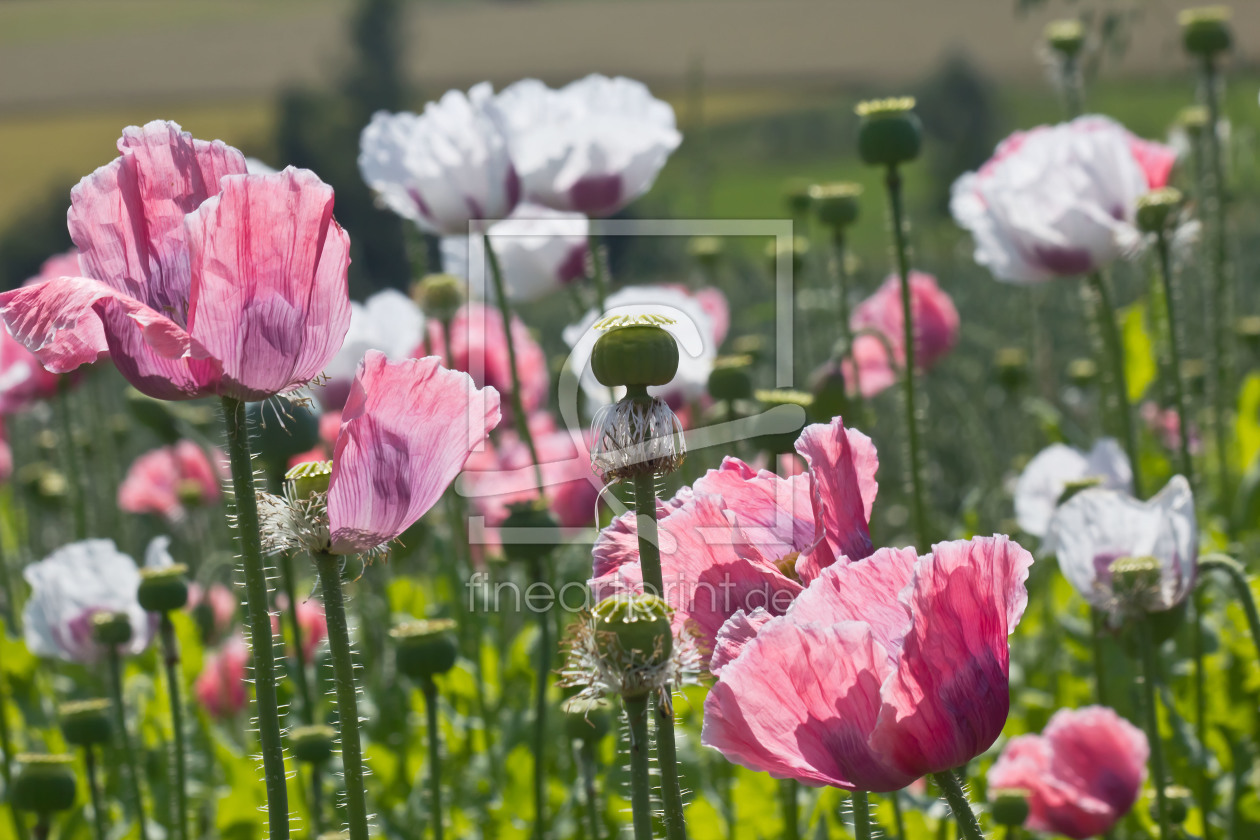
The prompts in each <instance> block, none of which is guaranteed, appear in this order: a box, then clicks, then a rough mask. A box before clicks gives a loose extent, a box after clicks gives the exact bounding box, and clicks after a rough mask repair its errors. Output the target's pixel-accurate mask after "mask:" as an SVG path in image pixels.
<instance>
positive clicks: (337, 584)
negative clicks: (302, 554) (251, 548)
mask: <svg viewBox="0 0 1260 840" xmlns="http://www.w3.org/2000/svg"><path fill="white" fill-rule="evenodd" d="M315 569H316V571H317V572H318V574H319V586H320V593H321V594H322V595H323V598H324V617H325V618H326V619H327V620H328V650H329V652H330V653H331V654H332V666H333V682H334V683H335V684H336V696H337V729H338V734H339V735H340V737H341V764H342V771H343V772H344V774H345V780H346V816H347V818H348V820H347V822H348V825H347V828H348V829H349V832H350V840H368V818H367V795H366V794H365V793H364V790H363V747H362V745H361V743H360V740H359V696H358V688H356V687H355V684H354V657H353V655H352V653H351V651H350V625H349V623H348V622H347V621H346V601H345V595H344V593H343V592H342V589H341V557H340V556H338V555H336V554H329V553H328V552H326V551H321V552H318V553H316V554H315Z"/></svg>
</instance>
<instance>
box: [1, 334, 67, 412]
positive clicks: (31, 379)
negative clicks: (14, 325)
mask: <svg viewBox="0 0 1260 840" xmlns="http://www.w3.org/2000/svg"><path fill="white" fill-rule="evenodd" d="M59 380H60V377H59V376H57V374H55V373H51V372H49V371H47V370H45V369H44V365H43V364H42V363H41V362H40V361H39V359H37V358H36V357H35V354H34V353H32V352H31V351H30V350H27V349H26V345H25V344H23V343H22V342H20V341H18V340H17V339H16V338H14V337H13V336H11V335H10V334H9V331H8V330H6V329H0V414H15V413H17V412H19V411H24V410H25V409H27V408H29V407H30V406H31V404H32V403H35V402H38V401H39V400H46V399H50V398H51V397H54V396H56V394H57V385H58V382H59Z"/></svg>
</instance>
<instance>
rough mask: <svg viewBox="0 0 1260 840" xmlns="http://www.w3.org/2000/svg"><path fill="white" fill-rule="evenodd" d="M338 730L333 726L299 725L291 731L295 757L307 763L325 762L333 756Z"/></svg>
mask: <svg viewBox="0 0 1260 840" xmlns="http://www.w3.org/2000/svg"><path fill="white" fill-rule="evenodd" d="M336 737H337V732H336V730H334V729H333V728H332V727H331V726H324V725H322V724H316V725H315V726H299V727H298V728H296V729H294V730H293V731H292V732H290V733H289V748H290V749H291V750H293V757H294V758H296V759H297V760H298V761H302V762H305V763H307V764H323V763H324V762H325V761H327V760H328V759H329V758H331V757H332V754H333V747H334V746H335V744H336Z"/></svg>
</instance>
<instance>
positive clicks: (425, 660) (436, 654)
mask: <svg viewBox="0 0 1260 840" xmlns="http://www.w3.org/2000/svg"><path fill="white" fill-rule="evenodd" d="M454 630H455V622H454V621H452V620H450V619H449V618H435V619H427V620H421V621H409V622H407V623H406V624H402V625H399V626H398V627H395V628H394V629H393V630H391V631H389V635H390V636H392V637H393V639H394V651H395V657H396V660H397V663H398V670H399V671H400V672H402V673H404V674H406V675H407V676H409V677H411V678H412V679H414V680H428V679H432V678H433V677H435V676H437V675H438V674H445V673H446V672H447V671H449V670H451V669H452V668H454V667H455V659H456V657H457V656H458V654H459V651H458V649H457V648H456V646H455V637H454V635H453V631H454Z"/></svg>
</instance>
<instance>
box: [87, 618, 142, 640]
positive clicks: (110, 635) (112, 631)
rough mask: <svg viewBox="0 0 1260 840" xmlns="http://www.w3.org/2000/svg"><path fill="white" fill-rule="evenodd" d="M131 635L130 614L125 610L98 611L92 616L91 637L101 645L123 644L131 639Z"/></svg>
mask: <svg viewBox="0 0 1260 840" xmlns="http://www.w3.org/2000/svg"><path fill="white" fill-rule="evenodd" d="M131 635H132V630H131V616H129V615H127V614H126V613H125V612H99V613H96V614H95V615H94V616H92V637H93V638H94V639H96V641H98V642H100V643H101V644H103V645H108V646H110V647H118V646H119V645H125V644H127V643H128V642H130V641H131Z"/></svg>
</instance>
